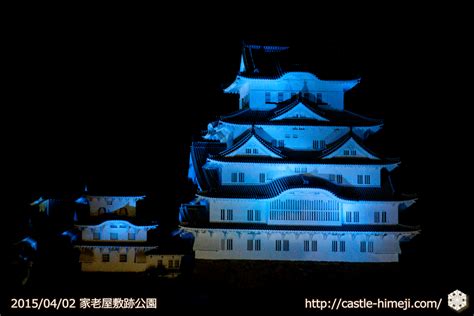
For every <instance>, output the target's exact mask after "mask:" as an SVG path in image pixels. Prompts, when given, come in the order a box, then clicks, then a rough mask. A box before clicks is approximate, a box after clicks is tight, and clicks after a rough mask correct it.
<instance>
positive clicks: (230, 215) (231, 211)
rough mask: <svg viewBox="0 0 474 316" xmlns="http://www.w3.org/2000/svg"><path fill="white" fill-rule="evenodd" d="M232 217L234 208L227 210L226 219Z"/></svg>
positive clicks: (231, 218) (229, 219)
mask: <svg viewBox="0 0 474 316" xmlns="http://www.w3.org/2000/svg"><path fill="white" fill-rule="evenodd" d="M233 219H234V210H227V220H228V221H231V220H233Z"/></svg>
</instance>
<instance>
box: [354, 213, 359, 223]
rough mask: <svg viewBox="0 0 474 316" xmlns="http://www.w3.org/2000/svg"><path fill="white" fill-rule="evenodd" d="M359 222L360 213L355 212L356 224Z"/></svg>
mask: <svg viewBox="0 0 474 316" xmlns="http://www.w3.org/2000/svg"><path fill="white" fill-rule="evenodd" d="M358 222H359V212H354V223H358Z"/></svg>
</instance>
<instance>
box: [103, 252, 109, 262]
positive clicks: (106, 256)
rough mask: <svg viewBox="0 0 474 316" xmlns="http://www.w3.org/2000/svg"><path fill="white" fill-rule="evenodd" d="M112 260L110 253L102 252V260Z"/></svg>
mask: <svg viewBox="0 0 474 316" xmlns="http://www.w3.org/2000/svg"><path fill="white" fill-rule="evenodd" d="M109 261H110V255H109V254H108V253H104V254H102V262H109Z"/></svg>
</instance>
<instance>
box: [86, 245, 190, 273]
mask: <svg viewBox="0 0 474 316" xmlns="http://www.w3.org/2000/svg"><path fill="white" fill-rule="evenodd" d="M81 251H83V250H81ZM143 251H145V248H143V247H110V248H106V247H94V248H93V249H92V252H93V259H92V262H81V271H84V272H144V271H146V270H147V269H149V268H156V267H157V266H158V260H162V262H163V266H164V268H166V269H172V270H176V268H175V266H174V265H175V260H179V264H180V265H181V261H182V257H183V256H182V255H178V254H176V255H172V254H170V255H146V257H145V258H146V261H145V262H144V263H137V262H135V261H136V260H135V256H136V254H137V252H143ZM103 254H109V256H110V260H109V262H103V261H102V255H103ZM120 254H126V255H127V261H126V262H120ZM169 260H172V261H173V266H172V267H171V268H170V267H169V265H168V262H169Z"/></svg>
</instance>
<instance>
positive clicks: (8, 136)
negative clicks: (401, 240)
mask: <svg viewBox="0 0 474 316" xmlns="http://www.w3.org/2000/svg"><path fill="white" fill-rule="evenodd" d="M269 8H270V7H264V8H263V9H261V10H256V9H255V8H253V7H251V6H248V5H247V4H237V3H235V4H234V6H229V7H226V8H222V7H217V8H216V7H213V8H211V7H210V8H202V7H200V8H199V9H201V10H200V11H198V10H197V8H189V7H187V9H188V10H189V12H193V13H192V14H190V13H189V12H188V13H184V12H183V10H184V9H183V8H181V9H180V10H177V9H176V8H174V9H173V10H171V9H169V8H166V9H165V8H156V9H149V8H140V9H138V10H137V9H136V8H133V9H131V8H128V7H119V8H118V7H110V8H105V9H104V8H58V7H54V8H45V7H41V8H31V7H29V8H21V9H19V10H15V11H14V12H11V14H12V16H11V19H9V20H8V23H6V24H7V25H6V28H5V30H4V31H5V32H4V33H5V36H4V45H3V46H4V47H3V50H4V52H6V55H5V56H7V57H6V58H4V60H3V64H4V66H6V69H7V71H6V72H5V73H6V77H5V79H6V80H5V81H6V82H5V85H4V88H5V90H6V94H5V95H6V96H7V98H6V99H4V101H3V102H2V103H3V115H2V118H3V120H2V130H4V131H3V135H2V136H3V137H2V139H3V143H4V144H3V147H4V148H5V151H3V153H2V156H3V158H4V161H5V162H4V164H3V166H4V172H3V173H4V174H5V175H6V177H5V181H4V184H5V186H6V190H5V194H6V195H5V197H4V198H5V199H8V201H9V202H10V201H11V202H12V206H10V207H9V208H8V210H4V215H3V220H2V221H5V223H13V224H11V225H8V229H6V232H7V233H8V234H10V235H11V234H13V233H14V232H15V230H16V227H17V223H18V222H19V221H20V220H19V218H21V216H20V215H21V214H20V213H21V210H22V209H23V206H24V205H26V204H27V203H29V202H30V201H31V200H32V199H33V198H35V197H37V195H38V194H41V193H43V192H54V191H74V190H80V189H81V188H82V187H83V186H84V184H88V185H89V187H90V188H94V187H96V188H104V187H106V188H107V189H109V190H110V191H113V190H121V191H126V190H132V191H142V192H145V193H147V194H148V195H151V196H153V197H154V198H155V199H156V200H159V201H160V204H161V205H162V207H161V208H160V209H159V212H166V214H170V215H169V218H173V216H174V214H175V213H176V206H177V205H178V204H179V203H180V202H182V201H183V199H185V197H183V194H182V190H181V189H182V188H183V187H184V186H185V183H186V173H187V164H188V154H189V145H190V142H191V140H192V139H193V137H194V138H197V137H198V136H199V135H200V131H201V130H204V129H206V125H207V123H208V122H210V121H212V120H215V119H216V118H217V117H218V116H219V115H222V114H226V113H229V112H232V111H234V110H236V109H237V106H238V105H237V100H236V99H235V98H232V97H229V96H224V95H223V94H222V89H223V88H225V87H226V86H227V85H228V84H230V83H231V82H232V80H233V79H234V78H235V75H236V73H237V71H238V67H239V61H240V58H239V57H240V49H241V43H242V40H256V41H259V40H263V41H268V40H271V41H276V42H281V43H284V44H290V45H293V46H295V45H296V46H298V47H300V48H303V49H305V48H306V49H307V51H306V52H305V54H306V56H304V57H306V58H308V57H311V59H314V61H315V62H316V63H317V65H319V66H320V69H321V72H320V76H321V77H322V78H328V79H341V78H342V79H345V78H353V77H361V78H362V82H361V84H360V85H359V87H357V88H356V90H355V91H353V92H350V95H348V97H347V98H346V108H348V109H350V110H353V111H355V112H357V113H361V114H366V115H368V116H372V117H378V118H383V119H385V122H386V124H385V129H384V131H383V132H382V135H381V136H380V139H381V140H382V142H383V144H384V146H383V147H382V148H381V150H383V151H385V152H386V153H388V154H391V155H394V156H399V157H401V159H402V168H401V176H402V177H401V178H402V181H403V182H402V185H403V187H404V188H405V189H406V191H409V192H417V193H418V195H419V197H420V199H419V202H418V205H417V208H416V212H417V216H416V217H418V218H419V219H420V221H421V222H420V224H421V225H422V229H423V234H422V236H421V237H420V238H419V241H418V242H417V244H418V246H417V247H418V248H417V250H416V253H415V254H412V256H411V257H410V258H411V259H410V260H409V264H404V263H403V262H402V270H403V271H406V273H403V274H402V275H403V277H402V278H401V279H400V280H398V281H397V282H395V283H393V279H391V282H384V281H383V276H382V277H381V278H379V277H377V280H375V279H373V280H368V284H369V285H364V286H362V285H361V293H367V292H369V293H380V295H381V296H383V295H382V294H384V293H388V294H395V295H398V296H404V295H409V294H413V295H415V296H416V297H423V296H428V297H429V296H430V295H431V296H434V297H444V296H445V295H446V294H447V293H449V292H450V291H452V290H454V289H456V288H460V289H461V290H464V291H467V292H468V293H470V294H471V295H474V292H472V281H471V279H472V268H471V266H472V260H471V259H469V258H468V256H469V255H470V254H472V249H473V247H472V235H471V234H470V231H471V228H470V227H471V224H470V218H471V216H470V213H471V212H472V204H471V202H470V195H471V193H470V191H471V185H470V184H469V179H471V176H472V171H471V167H470V166H471V162H472V159H471V153H470V151H471V150H472V149H471V148H470V147H472V141H471V134H472V131H471V130H472V129H471V126H470V124H472V123H471V114H470V110H471V104H470V103H471V99H472V98H471V93H470V91H471V89H472V88H471V85H472V78H471V76H472V69H471V68H472V65H471V64H470V63H469V62H468V60H469V59H468V58H467V56H469V54H470V52H469V50H468V48H467V44H468V41H469V39H468V37H467V36H466V34H465V33H466V31H465V30H466V28H467V26H468V25H467V21H468V20H465V19H464V17H463V15H462V14H461V12H462V11H461V9H459V10H454V11H451V10H449V11H448V10H447V9H446V10H445V8H420V9H414V8H400V7H390V6H387V7H383V8H382V7H371V8H360V7H358V8H348V7H345V6H343V5H341V6H340V7H338V6H336V7H334V8H323V7H321V6H317V7H316V8H311V9H309V8H306V7H304V6H301V7H295V8H288V7H284V6H281V7H278V6H273V7H271V9H269ZM194 9H196V11H194ZM215 9H218V11H216V12H215V13H214V11H212V10H215ZM369 9H370V10H369ZM372 10H373V11H372ZM201 11H204V12H206V13H205V14H201V13H198V12H201ZM372 12H373V13H372ZM359 281H360V280H359ZM324 286H326V287H327V291H328V292H327V293H332V294H335V295H336V294H338V293H339V292H338V291H339V290H341V291H342V292H341V293H349V294H350V295H355V294H357V293H358V292H357V287H358V286H357V285H354V284H348V283H347V282H345V281H344V280H343V277H340V278H337V277H336V278H335V279H334V282H332V283H329V282H325V283H324ZM370 286H373V287H372V288H370V289H368V288H369V287H370ZM469 286H471V288H470V289H469ZM45 287H47V285H45ZM342 287H344V288H346V290H342V289H341V288H342ZM469 291H471V292H469ZM301 292H302V293H301V294H302V295H303V294H304V295H307V296H311V294H312V293H313V292H316V293H321V292H322V289H321V288H317V289H315V288H313V287H312V286H309V285H308V284H306V285H305V287H303V288H302V289H301ZM298 293H299V292H298ZM243 297H246V296H245V295H244V296H243ZM280 303H281V302H280ZM281 304H283V307H288V308H292V306H294V305H291V304H300V303H299V302H298V303H295V302H291V301H288V304H287V306H286V305H285V303H284V302H283V303H281ZM244 305H245V304H244ZM298 307H300V306H299V305H298ZM295 308H296V307H295Z"/></svg>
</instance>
